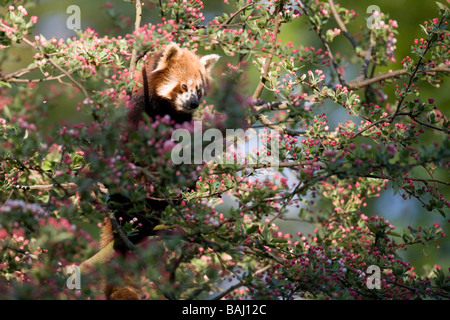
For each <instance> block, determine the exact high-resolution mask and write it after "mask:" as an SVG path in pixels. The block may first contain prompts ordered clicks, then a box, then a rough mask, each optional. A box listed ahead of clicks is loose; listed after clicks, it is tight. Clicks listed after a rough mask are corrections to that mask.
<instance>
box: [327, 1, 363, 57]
mask: <svg viewBox="0 0 450 320" xmlns="http://www.w3.org/2000/svg"><path fill="white" fill-rule="evenodd" d="M328 4H329V5H330V9H331V14H332V15H333V17H334V19H335V20H336V22H337V24H338V26H339V28H340V29H341V30H342V32H343V33H344V35H345V37H346V38H347V39H348V40H349V41H350V43H351V44H352V46H353V47H354V48H357V47H359V45H358V42H356V40H355V38H353V36H352V35H351V34H350V32H348V30H347V27H346V26H345V23H344V22H343V21H342V20H341V17H340V16H339V14H338V12H337V10H336V6H335V5H334V2H333V0H328ZM359 54H360V56H361V57H364V55H365V53H364V52H360V53H359Z"/></svg>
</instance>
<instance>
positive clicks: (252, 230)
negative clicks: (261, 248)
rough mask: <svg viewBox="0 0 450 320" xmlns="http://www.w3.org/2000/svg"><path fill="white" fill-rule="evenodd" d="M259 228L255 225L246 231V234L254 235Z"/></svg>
mask: <svg viewBox="0 0 450 320" xmlns="http://www.w3.org/2000/svg"><path fill="white" fill-rule="evenodd" d="M258 228H259V226H258V225H257V224H254V225H252V226H251V227H250V228H248V229H247V234H252V233H255V231H256V230H258Z"/></svg>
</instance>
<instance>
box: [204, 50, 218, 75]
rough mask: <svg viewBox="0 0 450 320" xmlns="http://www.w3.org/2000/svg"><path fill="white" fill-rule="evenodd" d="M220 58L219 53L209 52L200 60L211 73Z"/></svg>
mask: <svg viewBox="0 0 450 320" xmlns="http://www.w3.org/2000/svg"><path fill="white" fill-rule="evenodd" d="M219 59H220V56H219V55H217V54H209V55H207V56H203V57H201V58H200V62H201V63H203V65H204V66H205V69H206V72H207V73H210V72H211V70H212V68H213V67H214V65H215V64H216V62H217V61H218V60H219Z"/></svg>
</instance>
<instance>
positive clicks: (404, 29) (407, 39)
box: [3, 0, 450, 274]
mask: <svg viewBox="0 0 450 320" xmlns="http://www.w3.org/2000/svg"><path fill="white" fill-rule="evenodd" d="M228 2H230V3H231V4H225V3H224V1H222V0H204V1H203V3H204V5H205V11H204V14H205V16H206V21H209V20H211V19H212V18H213V17H214V16H216V15H220V14H222V13H223V12H228V13H231V12H233V11H235V7H234V6H233V5H232V3H233V1H228ZM339 3H340V4H341V5H342V6H343V7H345V8H348V9H353V10H354V11H356V12H357V13H358V14H359V16H358V18H357V19H356V21H355V22H353V23H352V24H351V25H349V26H348V28H349V31H350V32H351V33H355V32H358V31H359V30H360V27H361V26H363V27H365V26H366V22H365V17H367V14H366V9H367V7H368V6H370V5H377V6H379V7H380V9H381V11H382V12H383V13H385V14H387V15H389V17H390V19H393V20H396V21H397V22H398V25H399V27H398V29H397V30H398V35H396V38H397V43H396V47H397V49H396V51H395V58H396V60H397V62H396V63H392V64H391V65H390V66H389V68H383V67H379V68H378V69H377V71H378V72H380V73H381V72H386V71H387V70H388V69H392V70H395V69H400V68H402V66H401V65H400V61H401V60H402V59H403V58H404V57H406V56H408V55H410V50H411V45H412V44H413V41H414V39H416V38H421V37H423V36H424V35H423V33H422V31H421V28H420V26H419V24H423V23H424V21H426V20H429V19H432V18H435V17H437V16H438V10H437V7H436V5H435V3H434V1H422V0H395V1H392V0H371V1H352V0H340V1H339ZM73 4H76V5H77V6H79V8H80V14H81V29H82V30H84V29H86V28H88V27H89V28H92V29H94V30H95V31H96V32H97V33H99V35H103V34H106V33H109V32H111V34H113V35H115V36H116V37H117V36H119V35H121V33H122V35H124V34H126V33H129V32H132V30H133V29H134V17H135V7H134V4H133V3H130V2H126V1H122V0H111V1H88V0H78V1H70V0H58V1H50V0H40V1H36V5H35V6H34V7H32V8H30V9H29V10H28V12H29V14H30V15H36V16H38V17H39V19H38V22H37V25H36V29H35V30H34V34H35V35H39V34H42V35H44V36H45V37H46V38H47V39H49V38H51V37H57V38H67V37H73V36H76V34H75V32H74V31H72V30H69V29H68V28H67V27H66V21H67V19H68V17H69V16H70V15H71V14H72V12H70V13H67V8H68V7H69V6H70V5H73ZM111 4H112V8H111ZM144 4H145V8H146V9H147V10H145V11H144V15H143V17H142V23H141V25H143V24H146V23H151V24H156V23H158V22H159V21H160V19H159V17H158V15H157V13H158V10H157V8H156V7H155V6H154V4H152V3H150V2H148V1H144ZM305 21H306V20H305V19H303V18H300V19H297V21H296V22H294V23H291V24H288V25H283V26H282V28H281V35H280V38H281V40H282V43H286V42H287V41H291V42H292V43H293V44H294V48H295V47H302V46H305V45H308V46H309V45H312V46H315V47H321V43H320V40H319V39H318V37H317V35H316V34H315V33H314V32H312V31H310V30H309V27H308V25H307V24H306V23H305ZM117 26H120V27H122V28H123V29H122V30H119V29H117ZM332 50H334V51H341V54H342V55H344V56H345V55H351V54H352V53H353V48H352V47H351V46H350V45H349V43H348V41H347V39H345V38H344V37H343V36H342V35H341V36H340V37H337V38H336V39H335V41H334V42H333V43H332ZM14 54H15V56H14V57H13V61H12V62H11V63H9V64H7V65H5V70H3V71H4V72H5V73H8V72H12V71H14V70H17V69H18V68H21V67H25V66H27V65H28V64H29V63H30V62H31V61H32V55H33V52H31V51H30V50H28V48H18V49H17V50H16V51H15V52H14ZM414 58H415V57H414ZM232 60H233V58H231V57H223V58H222V60H221V61H220V63H222V64H225V65H226V62H227V61H232ZM358 72H359V69H356V70H352V69H351V68H349V69H348V70H347V73H346V79H353V78H354V77H355V76H357V75H358ZM254 75H255V76H252V73H250V75H249V77H248V88H247V90H248V93H250V92H253V90H254V88H255V87H256V83H257V81H258V76H257V75H256V73H254ZM446 85H447V90H445V89H444V90H442V89H441V90H438V91H436V90H435V89H433V88H428V87H429V86H427V85H425V84H423V86H421V87H423V88H422V90H421V92H422V97H423V99H425V98H427V97H433V98H435V99H436V102H435V103H436V105H437V106H438V107H439V109H440V111H441V112H442V113H443V114H444V115H445V116H446V117H448V116H449V109H450V108H449V106H450V90H448V84H446ZM244 90H245V89H244ZM384 91H385V93H387V94H388V96H389V99H388V100H389V101H393V100H394V99H395V96H394V95H393V91H394V89H393V85H391V86H386V87H385V90H384ZM436 92H438V94H439V96H434V94H436ZM69 102H70V103H69ZM61 106H64V107H61ZM76 106H77V104H76V103H73V97H70V94H64V93H62V94H60V95H58V97H57V99H54V100H52V101H48V103H47V105H46V108H48V114H49V117H48V119H46V123H47V125H51V124H52V123H56V122H58V121H60V120H64V121H69V122H72V123H77V122H80V121H83V120H84V119H83V117H84V115H83V114H82V113H80V112H75V110H76ZM319 112H320V113H322V112H326V113H327V116H328V120H329V125H330V128H331V129H330V130H332V129H333V128H334V127H335V126H336V125H337V124H338V123H341V122H344V121H346V119H347V118H348V116H347V113H346V111H345V110H342V109H340V108H337V107H336V106H335V105H332V104H325V105H324V107H323V108H320V110H319ZM434 139H435V137H434V135H433V133H429V134H428V135H427V136H426V140H427V142H428V143H430V144H431V143H432V142H433V141H434ZM420 174H421V173H420V172H417V175H419V176H420ZM435 178H436V179H440V180H446V181H448V172H447V170H445V169H441V170H439V171H438V173H437V174H436V176H435ZM440 189H441V192H443V193H444V194H445V195H446V198H448V197H447V196H448V194H449V191H450V190H449V188H448V187H447V188H445V187H444V186H440ZM365 211H366V212H365V214H366V215H382V216H384V217H385V218H386V219H389V221H390V222H391V223H392V224H394V225H395V226H396V230H395V231H396V232H399V233H401V230H403V229H406V227H407V226H409V225H411V226H420V225H422V226H430V225H432V224H433V223H435V222H440V224H441V226H442V227H443V228H444V231H445V233H446V234H449V233H450V228H449V223H448V217H447V218H444V217H442V216H440V215H439V214H438V213H434V212H428V211H426V210H425V209H423V208H422V206H421V204H420V202H419V201H417V200H415V199H410V200H406V201H405V200H403V199H402V197H401V195H400V194H397V195H395V196H394V195H393V191H392V190H389V189H388V190H386V191H383V192H382V193H381V196H380V197H379V198H377V199H371V200H369V201H368V206H367V207H366V208H365ZM280 226H281V227H283V224H282V223H280ZM285 229H286V232H290V233H293V234H295V233H296V231H295V230H289V227H288V226H286V225H285ZM438 245H439V246H440V249H436V248H434V247H425V248H424V247H423V246H421V245H414V246H412V247H410V248H409V249H408V250H407V251H406V252H404V253H402V255H403V256H404V257H405V259H407V260H408V261H411V263H412V264H413V265H417V266H422V265H424V266H425V268H424V269H422V270H420V269H417V268H416V272H417V273H418V274H426V273H428V272H429V270H430V269H431V268H432V267H433V266H434V265H435V264H438V265H440V266H442V267H443V268H444V269H447V268H448V267H449V266H450V243H449V242H448V241H445V239H444V240H442V241H440V243H438Z"/></svg>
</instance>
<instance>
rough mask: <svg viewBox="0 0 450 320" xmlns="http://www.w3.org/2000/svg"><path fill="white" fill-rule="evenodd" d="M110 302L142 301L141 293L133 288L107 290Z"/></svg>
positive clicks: (110, 288)
mask: <svg viewBox="0 0 450 320" xmlns="http://www.w3.org/2000/svg"><path fill="white" fill-rule="evenodd" d="M105 293H106V298H107V299H108V300H141V293H140V292H139V290H137V289H136V288H134V287H132V286H126V287H116V286H114V287H109V288H106V292H105Z"/></svg>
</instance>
